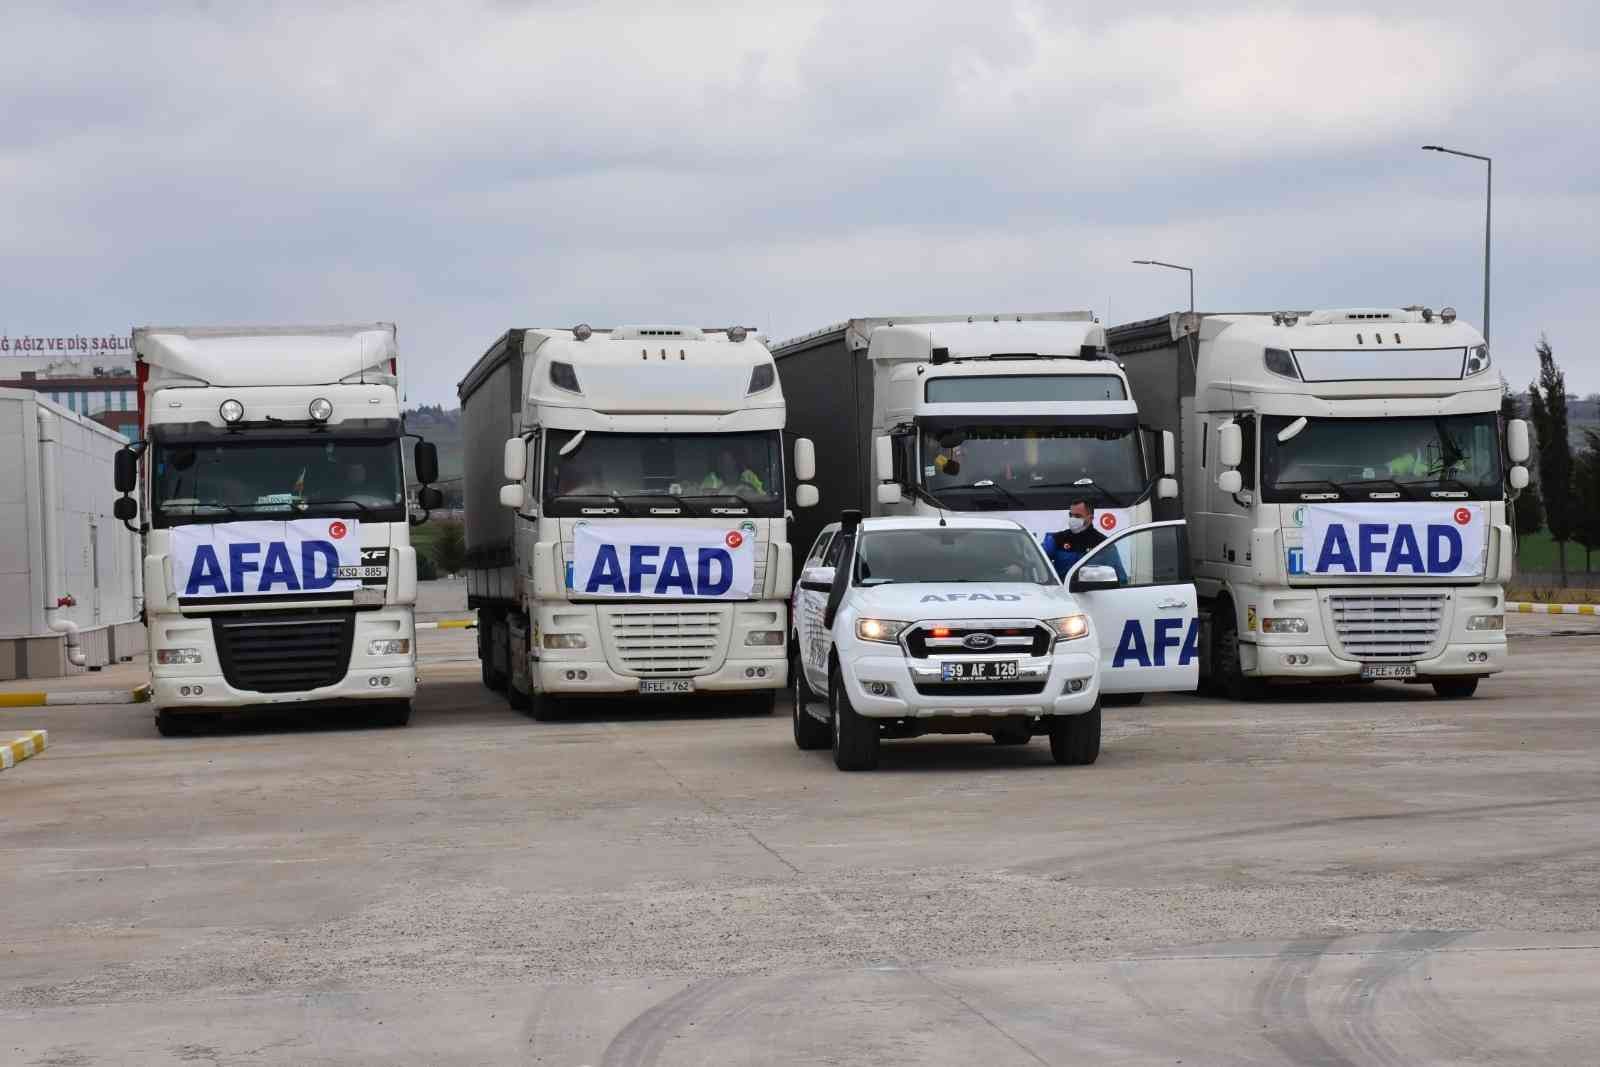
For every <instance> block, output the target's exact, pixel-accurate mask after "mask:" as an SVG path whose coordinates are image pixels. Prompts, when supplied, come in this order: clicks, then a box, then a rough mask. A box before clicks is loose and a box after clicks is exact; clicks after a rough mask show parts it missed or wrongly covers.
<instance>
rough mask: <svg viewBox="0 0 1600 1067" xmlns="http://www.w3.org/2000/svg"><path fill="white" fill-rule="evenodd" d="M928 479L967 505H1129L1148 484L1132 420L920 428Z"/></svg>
mask: <svg viewBox="0 0 1600 1067" xmlns="http://www.w3.org/2000/svg"><path fill="white" fill-rule="evenodd" d="M920 443H921V454H920V462H921V474H922V485H923V488H925V489H926V490H927V491H928V492H929V493H931V494H932V495H934V496H936V497H938V498H939V501H940V502H941V503H942V504H944V506H946V507H950V508H955V509H957V510H963V511H986V510H987V511H992V510H996V509H1001V508H1004V509H1011V510H1015V509H1017V508H1023V507H1026V508H1039V509H1044V508H1064V507H1067V506H1068V505H1069V504H1071V503H1072V501H1073V500H1076V499H1079V498H1082V499H1085V500H1088V501H1089V502H1090V503H1093V504H1095V506H1097V507H1123V506H1126V505H1128V504H1132V503H1134V502H1135V501H1136V500H1138V499H1139V496H1140V495H1141V494H1142V493H1143V491H1144V486H1145V478H1144V462H1143V457H1142V455H1141V452H1140V447H1139V434H1138V430H1137V429H1136V428H1135V427H1133V426H1126V427H1109V426H983V425H974V426H969V427H960V428H957V429H956V430H954V431H951V430H944V429H940V430H930V429H926V428H925V429H923V430H922V432H921V441H920Z"/></svg>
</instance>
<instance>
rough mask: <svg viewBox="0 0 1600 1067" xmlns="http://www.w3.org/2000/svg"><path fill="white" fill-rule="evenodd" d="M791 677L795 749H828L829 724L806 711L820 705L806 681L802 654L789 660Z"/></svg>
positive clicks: (797, 654) (795, 655)
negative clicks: (814, 705) (813, 705)
mask: <svg viewBox="0 0 1600 1067" xmlns="http://www.w3.org/2000/svg"><path fill="white" fill-rule="evenodd" d="M789 676H790V677H791V678H793V679H794V688H793V690H792V692H793V695H794V747H796V748H798V749H800V750H801V751H803V752H812V751H815V750H816V749H819V748H827V747H828V743H829V739H830V735H829V732H828V724H827V723H825V722H822V721H820V720H819V719H818V718H817V717H816V716H815V715H813V714H811V713H810V712H809V711H806V710H805V709H806V706H807V705H810V704H816V703H819V701H818V700H817V695H816V694H815V693H813V692H812V691H811V684H810V683H809V682H807V681H806V672H805V671H803V670H801V669H800V653H798V652H796V653H795V654H794V655H793V656H791V657H790V658H789Z"/></svg>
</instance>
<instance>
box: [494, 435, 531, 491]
mask: <svg viewBox="0 0 1600 1067" xmlns="http://www.w3.org/2000/svg"><path fill="white" fill-rule="evenodd" d="M500 466H501V468H502V471H501V473H503V474H504V475H505V478H506V481H508V482H520V481H522V479H523V478H524V477H526V476H527V474H528V445H527V442H525V441H523V439H522V438H520V437H509V438H507V439H506V450H505V455H504V456H503V458H502V459H501V460H500ZM519 506H520V505H519Z"/></svg>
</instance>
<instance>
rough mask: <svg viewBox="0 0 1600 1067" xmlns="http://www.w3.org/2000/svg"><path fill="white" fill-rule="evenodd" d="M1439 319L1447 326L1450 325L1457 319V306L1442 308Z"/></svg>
mask: <svg viewBox="0 0 1600 1067" xmlns="http://www.w3.org/2000/svg"><path fill="white" fill-rule="evenodd" d="M1439 321H1440V322H1442V323H1444V324H1445V325H1446V326H1448V325H1450V324H1451V323H1452V322H1454V321H1456V309H1455V308H1440V309H1439Z"/></svg>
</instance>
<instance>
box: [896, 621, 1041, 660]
mask: <svg viewBox="0 0 1600 1067" xmlns="http://www.w3.org/2000/svg"><path fill="white" fill-rule="evenodd" d="M975 635H977V641H978V647H973V646H972V645H969V644H967V639H968V638H971V637H974V636H975ZM1053 637H1054V635H1053V634H1052V633H1051V632H1050V631H1049V630H1048V629H1046V628H1045V627H1044V625H1043V624H1041V623H1037V622H1028V621H1021V620H1015V621H1013V620H1006V621H997V622H952V623H934V622H922V623H918V624H917V625H915V626H913V627H911V628H910V629H909V630H907V631H906V634H905V648H906V651H907V652H908V653H910V654H911V655H912V656H913V657H915V658H916V659H927V658H928V657H929V656H1013V657H1015V656H1044V655H1048V654H1049V652H1050V642H1051V640H1052V638H1053Z"/></svg>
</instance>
